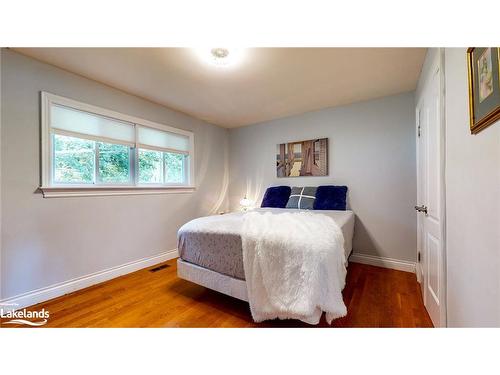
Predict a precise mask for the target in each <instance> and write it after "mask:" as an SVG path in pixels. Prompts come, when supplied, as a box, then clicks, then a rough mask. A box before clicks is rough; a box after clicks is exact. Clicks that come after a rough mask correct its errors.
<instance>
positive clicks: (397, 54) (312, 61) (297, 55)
mask: <svg viewBox="0 0 500 375" xmlns="http://www.w3.org/2000/svg"><path fill="white" fill-rule="evenodd" d="M15 50H17V51H18V52H20V53H23V54H25V55H28V56H32V57H34V58H36V59H38V60H41V61H45V62H47V63H50V64H53V65H55V66H58V67H61V68H64V69H66V70H69V71H71V72H74V73H77V74H80V75H82V76H84V77H88V78H91V79H93V80H96V81H99V82H102V83H105V84H107V85H110V86H113V87H116V88H118V89H121V90H123V91H126V92H129V93H131V94H134V95H138V96H140V97H143V98H146V99H149V100H151V101H154V102H156V103H160V104H163V105H165V106H167V107H169V108H173V109H176V110H178V111H181V112H184V113H187V114H189V115H191V116H193V117H196V118H199V119H202V120H205V121H208V122H210V123H213V124H217V125H221V126H224V127H228V128H232V127H238V126H244V125H249V124H253V123H257V122H262V121H267V120H271V119H275V118H280V117H285V116H290V115H294V114H298V113H303V112H308V111H313V110H317V109H321V108H327V107H334V106H339V105H344V104H350V103H354V102H358V101H363V100H368V99H373V98H378V97H382V96H388V95H394V94H398V93H402V92H407V91H411V90H414V89H415V87H416V85H417V79H418V76H419V74H420V70H421V67H422V64H423V61H424V57H425V52H426V49H425V48H250V49H245V50H239V52H241V53H243V56H242V58H241V61H240V62H239V63H235V64H234V65H229V66H227V67H215V66H212V65H210V64H207V63H206V62H205V61H204V60H203V59H202V58H200V56H199V55H198V54H197V53H195V52H196V51H195V50H193V49H189V48H17V49H15ZM229 50H230V53H231V49H229ZM207 51H209V50H207Z"/></svg>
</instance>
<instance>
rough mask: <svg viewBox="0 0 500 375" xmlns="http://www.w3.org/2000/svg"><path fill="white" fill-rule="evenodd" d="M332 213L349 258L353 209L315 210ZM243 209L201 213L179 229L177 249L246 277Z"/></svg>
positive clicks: (200, 262)
mask: <svg viewBox="0 0 500 375" xmlns="http://www.w3.org/2000/svg"><path fill="white" fill-rule="evenodd" d="M254 211H260V212H272V213H280V212H287V211H288V212H297V211H300V210H297V209H286V208H258V209H255V210H254ZM308 212H311V213H315V214H316V213H317V214H323V215H327V216H330V217H331V218H332V219H333V220H335V222H336V223H337V225H338V226H339V227H340V229H341V230H342V233H343V235H344V251H345V254H346V264H347V258H348V257H349V255H350V254H351V251H352V236H353V233H354V213H353V212H352V211H328V210H321V211H312V210H308ZM243 215H245V213H244V212H234V213H229V214H224V215H214V216H206V217H200V218H198V219H194V220H191V221H190V222H188V223H186V224H184V225H183V226H182V227H181V228H180V229H179V232H178V241H177V242H178V244H177V249H178V251H179V256H180V258H181V259H182V260H183V261H186V262H189V263H192V264H195V265H198V266H200V267H204V268H207V269H209V270H212V271H215V272H219V273H221V274H223V275H227V276H230V277H234V278H237V279H241V280H244V279H245V271H244V269H243V249H242V245H241V229H242V226H243Z"/></svg>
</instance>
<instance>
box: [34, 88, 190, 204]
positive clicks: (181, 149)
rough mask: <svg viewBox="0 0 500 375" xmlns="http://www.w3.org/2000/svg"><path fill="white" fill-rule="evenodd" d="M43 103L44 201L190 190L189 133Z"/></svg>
mask: <svg viewBox="0 0 500 375" xmlns="http://www.w3.org/2000/svg"><path fill="white" fill-rule="evenodd" d="M42 103H43V106H42V108H43V112H42V186H41V190H42V192H43V193H44V196H67V195H108V194H120V195H122V194H138V193H141V194H142V193H148V192H152V193H155V194H156V193H160V192H173V191H175V192H177V191H179V192H185V191H191V190H192V189H193V182H194V181H193V171H194V166H193V160H192V157H193V143H194V142H193V138H194V136H193V134H192V133H191V132H187V131H184V130H180V129H176V128H172V127H169V126H165V125H160V124H156V123H152V122H150V121H146V120H142V119H138V118H134V117H131V116H128V115H123V114H120V113H117V112H113V111H108V110H105V109H102V108H98V107H94V106H90V105H87V104H84V103H80V102H76V101H73V100H70V99H66V98H62V97H59V96H56V95H52V94H48V93H42ZM90 191H93V192H92V193H89V192H90Z"/></svg>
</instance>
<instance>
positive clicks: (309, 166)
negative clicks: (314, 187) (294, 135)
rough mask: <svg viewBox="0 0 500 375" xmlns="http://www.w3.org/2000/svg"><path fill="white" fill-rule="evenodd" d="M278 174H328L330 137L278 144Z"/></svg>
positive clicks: (291, 175) (279, 175) (288, 175)
mask: <svg viewBox="0 0 500 375" xmlns="http://www.w3.org/2000/svg"><path fill="white" fill-rule="evenodd" d="M276 175H277V176H278V177H299V176H328V138H319V139H309V140H307V141H298V142H288V143H281V144H279V145H277V150H276Z"/></svg>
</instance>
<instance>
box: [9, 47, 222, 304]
mask: <svg viewBox="0 0 500 375" xmlns="http://www.w3.org/2000/svg"><path fill="white" fill-rule="evenodd" d="M0 53H1V54H2V66H1V76H2V80H1V82H2V93H3V96H2V103H1V104H2V113H1V117H2V129H1V170H2V181H1V202H2V209H1V214H2V215H1V216H2V222H3V223H2V224H3V225H2V229H1V230H2V233H1V241H2V243H1V246H2V248H1V249H2V252H1V267H2V268H1V271H2V272H1V281H2V282H1V291H0V293H1V294H0V299H5V298H9V297H12V296H15V295H18V294H20V293H24V292H28V291H32V290H34V289H38V288H42V287H45V286H49V285H51V284H54V283H58V282H63V281H67V280H69V279H72V278H75V277H79V276H83V275H87V274H90V273H93V272H97V271H101V270H104V269H107V268H110V267H113V266H118V265H121V264H124V263H127V262H130V261H134V260H138V259H141V258H144V257H148V256H152V255H156V254H159V253H161V252H163V251H168V250H172V249H175V248H176V232H177V229H178V228H179V226H180V225H182V224H183V223H185V222H186V221H188V220H190V219H192V218H194V217H197V216H201V215H206V214H208V213H211V212H215V211H217V210H218V209H224V208H225V205H226V202H225V199H224V197H225V189H226V188H227V179H228V170H227V152H228V151H227V150H228V144H227V139H228V135H227V130H225V129H222V128H219V127H217V126H213V125H210V124H207V123H204V122H202V121H198V120H195V119H192V118H190V117H188V116H186V115H184V114H181V113H178V112H175V111H172V110H169V109H167V108H165V107H163V106H160V105H157V104H153V103H151V102H148V101H146V100H143V99H140V98H138V97H135V96H132V95H128V94H125V93H123V92H121V91H118V90H115V89H113V88H110V87H108V86H105V85H102V84H99V83H97V82H95V81H91V80H88V79H85V78H82V77H80V76H78V75H75V74H72V73H68V72H66V71H63V70H61V69H58V68H56V67H53V66H51V65H47V64H44V63H41V62H38V61H35V60H33V59H30V58H27V57H25V56H22V55H20V54H17V53H15V52H13V51H10V50H5V49H4V50H1V52H0ZM42 90H44V91H48V92H51V93H54V94H58V95H62V96H66V97H69V98H71V99H75V100H80V101H83V102H86V103H90V104H94V105H97V106H101V107H104V108H109V109H112V110H115V111H119V112H122V113H126V114H130V115H133V116H137V117H142V118H144V119H147V120H151V121H156V122H159V123H164V124H167V125H171V126H174V127H178V128H182V129H186V130H191V131H193V132H194V133H195V158H196V159H195V166H196V185H197V187H198V189H197V191H196V192H194V193H190V194H168V195H149V196H146V195H137V196H124V197H119V196H114V197H82V198H57V199H44V198H42V196H41V195H40V194H38V193H35V190H36V189H37V187H38V186H39V183H40V180H39V175H40V167H39V162H40V158H39V150H40V141H39V137H40V131H39V129H40V121H39V116H40V113H39V108H40V91H42ZM165 90H168V87H165Z"/></svg>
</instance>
